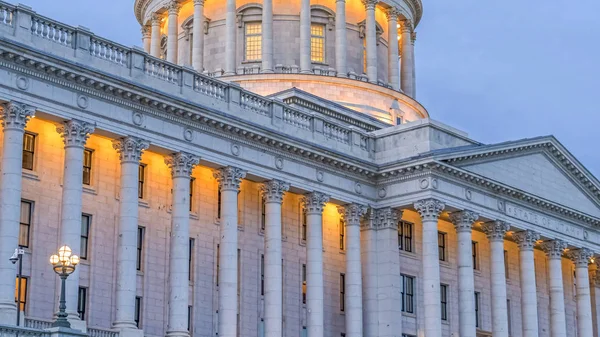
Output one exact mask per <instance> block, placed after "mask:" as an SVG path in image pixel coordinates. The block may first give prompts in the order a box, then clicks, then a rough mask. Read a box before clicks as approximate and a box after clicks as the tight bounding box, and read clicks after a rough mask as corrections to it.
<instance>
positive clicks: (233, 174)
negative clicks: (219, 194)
mask: <svg viewBox="0 0 600 337" xmlns="http://www.w3.org/2000/svg"><path fill="white" fill-rule="evenodd" d="M213 176H214V177H215V179H217V181H218V182H219V188H220V189H221V191H236V192H237V191H239V190H240V184H241V183H242V179H244V178H246V171H244V170H242V169H240V168H237V167H233V166H227V167H223V168H221V169H218V170H216V171H215V172H214V173H213Z"/></svg>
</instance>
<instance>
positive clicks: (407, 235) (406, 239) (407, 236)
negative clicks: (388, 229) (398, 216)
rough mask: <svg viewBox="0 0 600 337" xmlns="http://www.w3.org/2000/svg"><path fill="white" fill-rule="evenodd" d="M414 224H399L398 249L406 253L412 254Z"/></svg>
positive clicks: (403, 222) (404, 222)
mask: <svg viewBox="0 0 600 337" xmlns="http://www.w3.org/2000/svg"><path fill="white" fill-rule="evenodd" d="M412 237H413V224H412V223H410V222H406V221H400V222H399V223H398V248H399V249H400V250H403V251H405V252H409V253H410V252H412V251H413V249H412Z"/></svg>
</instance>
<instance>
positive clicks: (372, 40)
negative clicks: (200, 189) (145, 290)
mask: <svg viewBox="0 0 600 337" xmlns="http://www.w3.org/2000/svg"><path fill="white" fill-rule="evenodd" d="M300 1H301V10H300V46H299V53H300V57H299V59H300V72H301V73H304V74H312V73H313V68H312V62H311V31H310V30H311V1H310V0H300ZM362 2H363V4H364V6H365V16H366V23H365V25H366V27H365V39H366V64H367V68H366V74H367V77H368V80H369V82H371V83H378V81H379V79H378V77H377V68H378V52H377V44H378V43H377V28H376V27H377V22H376V20H375V8H376V6H377V4H378V2H379V1H378V0H362ZM193 4H194V11H193V22H194V26H193V50H192V67H193V68H194V69H195V70H196V71H199V72H203V71H204V34H203V31H202V30H203V26H204V20H205V16H204V4H205V0H193ZM179 7H180V5H179V3H178V2H177V1H172V2H169V3H168V5H167V6H166V8H167V13H168V18H169V20H168V26H167V50H166V60H167V61H169V62H173V63H177V50H178V46H177V44H178V41H177V33H178V26H177V22H178V15H179ZM226 10H227V11H226V15H225V64H224V72H225V75H235V74H236V65H237V64H236V55H237V52H236V39H237V37H236V34H237V24H236V14H237V13H236V11H237V5H236V0H227V2H226ZM335 10H336V12H335V20H336V22H337V23H338V24H336V27H335V65H336V72H337V76H339V77H347V76H348V65H347V53H348V39H347V29H346V25H345V22H346V0H336V8H335ZM385 12H386V15H387V19H388V37H387V39H388V51H389V52H388V71H387V72H388V78H387V79H385V80H386V81H387V82H388V83H389V84H390V85H391V86H392V88H393V89H395V90H402V91H403V92H404V93H405V94H406V95H408V96H411V97H413V98H414V97H415V69H414V68H415V63H414V34H413V33H414V30H413V25H412V23H411V21H410V20H407V19H402V20H401V17H402V12H401V10H400V9H398V8H396V7H390V8H388V9H386V10H385ZM161 20H162V16H161V15H159V14H156V13H154V14H152V16H151V19H150V27H146V26H145V27H143V28H142V38H143V43H144V48H145V50H146V51H147V52H148V53H150V54H151V55H152V56H155V57H159V56H160V50H161V48H160V43H161V40H160V39H161V38H160V25H161ZM399 22H400V27H401V31H402V35H401V36H400V39H401V43H402V48H401V49H400V50H399V48H398V41H399V36H398V29H397V27H398V25H399ZM197 23H200V24H197ZM274 48H275V46H274V44H273V0H263V1H262V56H261V72H262V73H273V72H274V60H273V55H274ZM400 54H401V58H402V68H401V69H399V62H398V57H399V55H400Z"/></svg>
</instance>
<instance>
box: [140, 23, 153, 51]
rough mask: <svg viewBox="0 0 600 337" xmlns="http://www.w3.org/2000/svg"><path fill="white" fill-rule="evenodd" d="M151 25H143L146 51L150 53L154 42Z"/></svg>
mask: <svg viewBox="0 0 600 337" xmlns="http://www.w3.org/2000/svg"><path fill="white" fill-rule="evenodd" d="M151 29H152V28H151V27H148V26H144V27H142V43H143V45H144V51H145V52H146V53H148V54H150V43H151V42H152V41H151V40H152V34H151V33H152V32H151Z"/></svg>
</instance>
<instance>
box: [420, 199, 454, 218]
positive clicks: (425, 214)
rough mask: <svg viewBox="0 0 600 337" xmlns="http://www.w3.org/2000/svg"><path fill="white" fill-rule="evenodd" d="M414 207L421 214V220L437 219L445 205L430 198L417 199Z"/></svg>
mask: <svg viewBox="0 0 600 337" xmlns="http://www.w3.org/2000/svg"><path fill="white" fill-rule="evenodd" d="M414 207H415V209H416V210H417V212H419V214H420V215H421V219H422V220H424V221H427V220H431V221H433V220H435V221H437V219H438V218H439V216H440V214H441V213H442V211H443V210H444V208H445V207H446V205H444V203H443V202H441V201H439V200H437V199H433V198H432V199H424V200H419V201H417V202H415V204H414Z"/></svg>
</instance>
